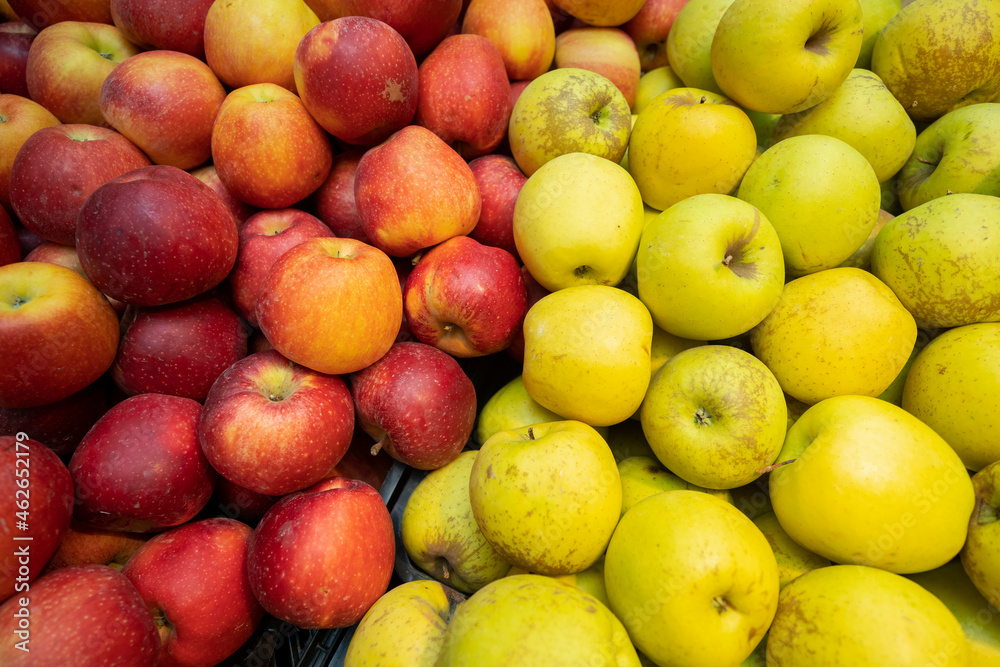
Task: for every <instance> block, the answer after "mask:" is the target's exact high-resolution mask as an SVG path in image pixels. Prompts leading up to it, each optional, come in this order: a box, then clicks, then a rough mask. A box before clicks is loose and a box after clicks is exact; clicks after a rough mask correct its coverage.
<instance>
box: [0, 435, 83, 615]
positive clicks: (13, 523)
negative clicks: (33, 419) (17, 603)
mask: <svg viewBox="0 0 1000 667" xmlns="http://www.w3.org/2000/svg"><path fill="white" fill-rule="evenodd" d="M28 436H29V434H27V433H18V434H17V435H4V436H0V600H5V599H7V598H8V597H10V596H11V595H14V596H15V597H16V596H17V594H18V593H20V594H21V595H27V594H28V590H29V588H30V587H31V583H30V582H32V581H33V580H34V579H35V577H37V576H38V574H39V573H40V572H41V571H42V567H43V566H44V565H45V562H46V561H47V560H48V559H49V558H50V557H51V556H52V554H54V553H55V552H56V548H57V547H58V546H59V540H60V539H61V538H62V536H63V534H64V533H65V532H66V530H67V529H68V528H69V522H70V518H71V517H72V516H73V480H72V479H71V478H70V476H69V471H68V470H67V469H66V464H65V463H63V462H62V461H60V460H59V457H58V456H56V455H55V453H54V452H53V451H52V450H50V449H48V448H47V447H45V445H43V444H42V443H40V442H38V441H37V440H33V439H31V438H29V437H28ZM32 597H33V596H32ZM4 620H6V619H0V623H2V622H3V621H4Z"/></svg>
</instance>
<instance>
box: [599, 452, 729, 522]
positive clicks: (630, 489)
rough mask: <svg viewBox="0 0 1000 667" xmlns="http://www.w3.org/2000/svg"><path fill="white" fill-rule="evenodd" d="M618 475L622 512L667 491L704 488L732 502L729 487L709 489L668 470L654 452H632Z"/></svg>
mask: <svg viewBox="0 0 1000 667" xmlns="http://www.w3.org/2000/svg"><path fill="white" fill-rule="evenodd" d="M618 476H619V477H621V480H622V516H625V512H627V511H629V509H631V508H632V507H633V506H634V505H636V504H638V503H639V501H642V500H645V499H646V498H648V497H649V496H652V495H656V494H657V493H664V492H666V491H678V490H681V489H686V490H688V491H701V492H703V493H709V494H712V495H714V496H717V497H718V498H720V499H722V500H725V501H726V502H727V503H730V504H732V496H731V495H730V493H729V491H726V490H718V489H706V488H703V487H700V486H698V485H696V484H691V483H690V482H685V481H684V480H683V479H681V478H680V477H678V476H677V475H675V474H674V473H672V472H670V471H669V470H667V469H666V468H665V467H664V466H663V464H662V463H660V462H659V460H657V459H656V458H655V457H653V456H630V457H628V458H627V459H623V460H621V461H619V462H618Z"/></svg>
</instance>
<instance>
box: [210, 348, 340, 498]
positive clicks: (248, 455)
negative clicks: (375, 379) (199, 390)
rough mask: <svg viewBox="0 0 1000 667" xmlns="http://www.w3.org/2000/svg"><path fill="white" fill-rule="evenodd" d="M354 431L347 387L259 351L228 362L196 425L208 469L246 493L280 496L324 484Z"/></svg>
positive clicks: (277, 354) (270, 353)
mask: <svg viewBox="0 0 1000 667" xmlns="http://www.w3.org/2000/svg"><path fill="white" fill-rule="evenodd" d="M353 432H354V404H353V403H352V402H351V392H350V391H349V390H348V389H347V385H345V384H344V381H343V380H341V379H340V378H339V377H337V376H336V375H325V374H323V373H317V372H316V371H312V370H309V369H308V368H305V367H303V366H300V365H298V364H294V363H292V362H291V361H289V360H288V359H286V358H285V357H283V356H281V355H280V354H279V353H278V352H275V351H271V352H261V353H259V354H254V355H251V356H249V357H247V358H246V359H243V360H242V361H240V362H238V363H235V364H233V365H232V366H231V367H230V368H229V369H228V370H226V372H224V373H223V374H222V375H221V376H220V377H219V379H218V380H217V381H216V382H215V384H214V385H213V386H212V390H211V391H210V392H209V394H208V398H206V399H205V407H204V410H203V411H202V415H201V420H200V422H199V424H198V436H199V440H200V442H201V447H202V451H204V452H205V457H206V458H207V459H208V461H209V463H211V464H212V467H213V468H215V469H216V470H217V471H218V472H219V474H221V475H222V476H223V477H225V478H226V479H228V480H229V481H231V482H234V483H236V484H239V485H240V486H243V487H246V488H247V489H250V490H251V491H256V492H257V493H263V494H266V495H270V496H281V495H285V494H287V493H292V492H293V491H300V490H302V489H304V488H306V487H308V486H311V485H313V484H315V483H316V482H318V481H319V480H321V479H323V477H324V476H325V475H326V473H327V472H328V471H329V470H330V468H332V467H333V466H335V465H336V464H337V462H338V461H340V459H341V458H343V456H344V454H345V453H346V452H347V448H348V446H350V444H351V434H352V433H353Z"/></svg>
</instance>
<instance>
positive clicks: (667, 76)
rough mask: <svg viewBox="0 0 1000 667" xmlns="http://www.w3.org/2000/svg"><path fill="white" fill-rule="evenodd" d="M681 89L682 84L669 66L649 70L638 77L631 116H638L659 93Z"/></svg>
mask: <svg viewBox="0 0 1000 667" xmlns="http://www.w3.org/2000/svg"><path fill="white" fill-rule="evenodd" d="M683 87H684V82H683V81H681V78H680V77H679V76H677V75H676V74H675V73H674V71H673V70H672V69H670V66H669V65H664V66H662V67H657V68H656V69H652V70H649V71H648V72H646V73H645V74H643V75H642V76H641V77H639V89H638V91H636V96H635V104H633V105H632V115H633V116H635V115H638V114H639V112H641V111H642V110H643V109H645V108H646V107H647V106H649V103H650V102H652V101H653V100H654V99H655V98H657V97H659V96H660V94H661V93H665V92H667V91H668V90H673V89H674V88H683Z"/></svg>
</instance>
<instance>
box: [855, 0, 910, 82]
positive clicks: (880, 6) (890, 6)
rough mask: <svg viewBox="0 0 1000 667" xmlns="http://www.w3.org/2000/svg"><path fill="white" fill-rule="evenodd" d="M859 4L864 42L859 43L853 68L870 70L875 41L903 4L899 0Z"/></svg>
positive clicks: (869, 1) (871, 0)
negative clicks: (859, 51)
mask: <svg viewBox="0 0 1000 667" xmlns="http://www.w3.org/2000/svg"><path fill="white" fill-rule="evenodd" d="M908 1H909V0H908ZM860 2H861V16H862V17H863V23H864V32H863V33H862V34H863V35H864V41H862V42H861V53H859V54H858V61H857V62H856V63H855V64H854V66H855V67H859V68H864V69H867V70H870V69H871V68H872V51H874V50H875V41H876V40H877V39H878V36H879V33H880V32H882V28H884V27H885V24H886V23H888V22H889V20H890V19H892V17H893V16H895V15H896V14H898V13H899V10H900V9H902V8H903V3H902V1H901V0H860Z"/></svg>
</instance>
